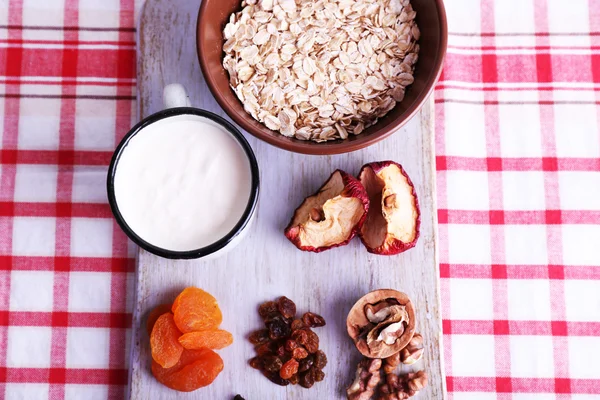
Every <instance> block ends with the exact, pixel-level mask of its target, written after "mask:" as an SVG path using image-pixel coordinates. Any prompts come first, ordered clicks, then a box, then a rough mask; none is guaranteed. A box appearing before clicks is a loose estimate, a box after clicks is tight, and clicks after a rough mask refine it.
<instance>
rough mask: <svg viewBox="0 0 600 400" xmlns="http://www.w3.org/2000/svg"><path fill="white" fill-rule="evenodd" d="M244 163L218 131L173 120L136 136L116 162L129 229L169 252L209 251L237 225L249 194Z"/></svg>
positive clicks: (204, 123) (201, 121)
mask: <svg viewBox="0 0 600 400" xmlns="http://www.w3.org/2000/svg"><path fill="white" fill-rule="evenodd" d="M251 181H252V174H251V169H250V162H249V160H248V157H247V156H246V153H245V152H244V149H243V148H242V146H241V145H240V144H239V142H238V141H237V140H236V139H235V138H234V137H233V136H232V135H231V134H230V133H229V132H228V131H227V130H225V129H224V128H223V127H221V126H220V125H218V124H217V123H215V122H213V121H211V120H210V119H208V118H203V117H200V116H197V115H179V116H174V117H169V118H165V119H162V120H160V121H158V122H155V123H153V124H151V125H149V126H147V127H146V128H144V129H143V130H142V131H140V132H138V133H137V134H136V135H135V136H134V137H133V138H132V139H131V140H130V141H129V143H128V144H127V146H126V147H125V148H124V149H123V151H122V153H121V157H120V159H119V161H118V163H117V167H116V173H115V178H114V191H115V199H116V202H117V206H118V208H119V211H120V212H121V215H122V216H123V219H124V220H125V222H126V223H127V225H129V227H130V228H131V229H132V230H133V231H134V232H135V233H136V234H137V235H138V236H139V237H140V238H142V239H144V240H145V241H146V242H148V243H150V244H153V245H155V246H158V247H160V248H163V249H166V250H172V251H189V250H197V249H199V248H202V247H205V246H208V245H210V244H212V243H214V242H216V241H218V240H219V239H221V238H223V237H224V236H225V235H227V233H229V232H230V231H231V230H232V229H233V227H234V226H235V225H236V224H237V223H238V222H239V221H240V219H241V218H242V215H243V213H244V211H245V210H246V206H247V205H248V201H249V198H250V194H251Z"/></svg>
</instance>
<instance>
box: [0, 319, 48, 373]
mask: <svg viewBox="0 0 600 400" xmlns="http://www.w3.org/2000/svg"><path fill="white" fill-rule="evenodd" d="M51 340H52V328H50V327H40V326H9V327H8V355H7V359H6V365H7V366H8V367H9V368H49V367H50V343H51Z"/></svg>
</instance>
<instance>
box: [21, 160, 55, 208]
mask: <svg viewBox="0 0 600 400" xmlns="http://www.w3.org/2000/svg"><path fill="white" fill-rule="evenodd" d="M57 174H58V167H57V166H56V165H29V164H19V165H17V174H16V176H15V198H14V199H15V201H22V202H55V201H56V178H57Z"/></svg>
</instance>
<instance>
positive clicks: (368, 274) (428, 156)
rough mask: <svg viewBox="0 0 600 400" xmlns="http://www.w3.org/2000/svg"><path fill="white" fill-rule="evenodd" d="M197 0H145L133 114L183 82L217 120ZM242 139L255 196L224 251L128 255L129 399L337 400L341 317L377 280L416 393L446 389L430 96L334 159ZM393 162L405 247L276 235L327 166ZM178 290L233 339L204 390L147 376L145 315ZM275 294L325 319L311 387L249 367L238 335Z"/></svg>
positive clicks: (157, 105) (433, 394)
mask: <svg viewBox="0 0 600 400" xmlns="http://www.w3.org/2000/svg"><path fill="white" fill-rule="evenodd" d="M198 9H199V1H175V2H174V1H172V0H147V2H146V5H145V7H144V9H143V11H142V13H141V19H140V23H139V27H138V34H139V38H138V40H139V41H138V89H139V115H140V117H145V116H147V115H149V114H151V113H154V112H156V111H159V110H160V109H161V108H162V89H163V87H164V86H165V85H166V84H169V83H181V84H183V85H184V86H185V87H186V88H187V90H188V92H189V94H190V98H191V101H192V105H193V106H195V107H198V108H203V109H206V110H209V111H212V112H214V113H217V114H219V115H221V116H223V117H225V118H228V117H227V116H226V115H225V113H224V112H223V111H222V110H221V108H220V107H219V106H218V105H217V103H216V102H215V100H214V99H213V97H212V95H211V94H210V92H209V91H208V88H207V86H206V84H205V82H204V80H203V78H202V74H201V72H200V67H199V65H198V61H197V57H196V46H195V37H196V18H197V14H198ZM244 133H245V136H246V138H247V139H248V141H249V142H250V145H251V146H252V148H253V149H254V151H255V153H256V158H257V160H258V164H259V167H260V182H261V187H260V190H261V193H260V200H259V207H258V210H257V215H256V220H255V222H254V225H253V226H252V227H251V229H250V231H249V232H248V236H247V237H246V239H245V240H244V241H243V242H242V243H241V244H240V245H239V246H238V247H236V248H235V249H234V250H232V251H231V252H230V253H229V254H227V255H225V256H223V257H222V258H219V259H217V260H212V261H197V260H196V261H173V260H166V259H162V258H159V257H156V256H154V255H152V254H150V253H147V252H145V251H143V250H140V251H139V254H138V261H137V275H136V300H135V305H134V310H133V329H132V331H133V337H132V342H131V343H132V350H131V369H130V381H129V382H130V387H129V394H130V397H131V398H134V399H173V398H178V399H179V398H182V399H210V400H229V399H232V398H233V396H234V395H235V394H237V393H239V394H241V395H242V396H244V397H245V398H246V400H265V399H319V400H321V399H344V398H345V388H346V386H347V385H348V384H349V383H350V382H351V381H352V379H353V377H354V372H355V370H356V363H357V361H358V360H359V359H360V355H359V353H358V351H357V350H356V349H355V347H354V344H353V343H352V341H351V340H350V338H349V337H348V336H347V334H346V325H345V321H346V315H347V313H348V311H349V310H350V308H351V307H352V305H353V304H354V302H355V301H356V300H357V299H358V298H359V297H361V296H362V295H363V294H365V293H367V292H369V291H371V290H374V289H379V288H394V289H398V290H400V291H403V292H406V293H407V294H408V295H409V296H410V297H411V299H412V300H413V302H414V304H415V307H416V313H417V318H418V319H417V330H418V331H419V332H421V333H422V334H423V337H424V341H425V346H426V353H425V357H424V360H422V361H420V362H419V363H418V364H417V365H416V368H418V369H420V368H424V369H425V370H426V371H427V373H428V374H429V382H430V384H429V386H428V387H427V388H426V389H425V390H423V391H422V392H421V393H419V395H418V396H417V397H415V398H416V399H443V398H445V396H446V394H445V393H446V389H445V386H446V385H445V378H444V375H443V362H442V351H441V350H440V349H441V339H442V335H441V332H442V325H441V318H440V297H439V296H440V295H439V278H438V277H439V271H438V264H437V248H436V247H437V238H436V224H437V220H436V212H435V210H436V208H435V157H434V151H433V136H434V131H433V102H431V101H430V102H428V103H427V104H426V105H425V107H424V108H423V109H422V111H421V112H420V113H418V114H417V115H416V116H415V117H414V118H413V119H412V120H411V121H410V122H409V123H408V124H407V125H406V126H405V127H404V128H402V129H401V130H400V131H399V132H397V133H395V134H394V135H393V136H392V137H390V138H389V139H387V140H384V141H383V142H380V143H379V144H376V145H374V146H371V147H369V148H367V149H364V150H360V151H357V152H354V153H350V154H344V155H337V156H306V155H300V154H294V153H290V152H287V151H284V150H280V149H278V148H276V147H273V146H271V145H268V144H266V143H264V142H262V141H259V140H258V139H256V138H254V137H253V136H251V135H249V134H247V133H246V132H244ZM387 159H391V160H395V161H398V162H400V163H401V164H402V165H403V166H404V168H405V169H406V171H407V172H408V173H409V175H410V177H411V179H412V181H413V182H414V184H415V187H416V190H417V194H418V196H419V203H420V205H421V237H420V239H419V242H418V244H417V246H416V247H415V248H414V249H412V250H409V251H408V252H406V253H404V254H400V255H397V256H391V257H385V256H377V255H372V254H369V253H367V251H366V250H365V248H364V247H363V246H362V244H361V243H360V240H359V239H358V238H356V239H355V240H353V241H352V242H351V243H350V244H349V245H348V246H345V247H342V248H337V249H333V250H329V251H326V252H323V253H320V254H313V253H306V252H301V251H299V250H297V249H296V248H295V247H294V246H293V245H292V244H291V243H290V242H288V240H287V239H286V238H285V237H284V235H283V229H284V228H285V226H286V225H287V223H288V222H289V220H290V217H291V215H292V213H293V211H294V209H295V208H296V207H297V206H298V205H299V204H300V203H301V202H302V200H303V199H304V198H305V197H306V196H308V195H310V194H312V193H313V192H314V191H316V190H317V189H318V188H319V187H320V186H321V184H322V183H323V182H324V181H325V180H326V179H327V178H328V177H329V175H330V174H331V172H332V171H333V170H335V169H336V168H341V169H343V170H345V171H347V172H349V173H353V174H356V173H358V171H359V169H360V167H361V166H362V165H363V164H365V163H367V162H370V161H378V160H387ZM187 286H197V287H200V288H202V289H204V290H207V291H208V292H210V293H212V294H213V295H214V296H215V297H216V298H217V299H218V301H219V304H220V306H221V309H222V311H223V324H222V327H223V328H224V329H227V330H229V331H230V332H231V333H232V334H233V336H234V338H235V342H234V344H233V345H232V346H230V347H228V348H226V349H224V350H221V351H219V353H220V355H221V357H222V358H223V360H224V363H225V369H224V370H223V372H222V373H221V374H220V375H219V377H218V378H217V379H216V381H215V382H214V383H213V384H212V385H210V386H209V387H206V388H202V389H200V390H197V391H195V392H192V393H188V394H184V393H179V392H175V391H172V390H170V389H168V388H166V387H164V386H162V385H160V384H159V383H158V382H157V381H156V380H155V379H154V378H153V377H152V374H151V372H150V368H149V366H150V360H151V356H150V353H149V346H148V335H147V333H146V329H145V322H146V316H147V313H148V312H149V311H150V310H151V309H152V308H153V307H154V306H156V305H158V304H160V303H164V302H172V301H173V299H174V297H175V296H176V295H177V293H179V292H180V291H181V290H182V289H183V288H185V287H187ZM281 295H285V296H288V297H289V298H291V299H292V300H294V301H295V302H296V304H297V307H298V311H299V312H305V311H308V310H310V311H313V312H316V313H318V314H321V315H323V316H324V317H325V319H326V320H327V326H325V327H323V328H316V332H317V333H318V335H319V337H320V339H321V348H322V349H323V350H324V351H325V353H326V354H327V357H328V359H329V364H328V365H327V367H326V368H325V370H324V371H325V373H326V377H325V380H324V381H323V382H320V383H316V384H315V386H314V387H313V388H312V389H309V390H307V389H304V388H302V387H300V386H299V385H296V386H292V385H289V386H287V387H281V386H276V385H275V384H273V383H271V382H270V381H268V380H267V379H266V378H265V377H263V376H262V375H261V373H260V372H259V371H256V370H254V369H252V368H250V367H249V366H248V364H247V362H248V360H249V359H250V358H251V357H253V356H254V350H253V346H252V345H251V344H250V343H249V342H248V341H247V340H246V337H247V335H248V334H249V333H250V332H251V331H253V330H256V329H259V328H261V327H262V325H261V321H260V319H259V317H258V314H257V312H256V309H257V307H258V305H259V304H260V303H262V302H264V301H266V300H272V299H274V298H276V297H278V296H281Z"/></svg>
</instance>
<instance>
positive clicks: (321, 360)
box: [315, 350, 327, 369]
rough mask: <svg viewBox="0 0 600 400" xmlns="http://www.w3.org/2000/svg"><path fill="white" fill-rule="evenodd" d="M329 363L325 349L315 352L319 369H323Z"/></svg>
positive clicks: (316, 365) (316, 364)
mask: <svg viewBox="0 0 600 400" xmlns="http://www.w3.org/2000/svg"><path fill="white" fill-rule="evenodd" d="M326 365H327V356H326V355H325V353H324V352H323V350H319V351H317V352H316V353H315V367H316V368H317V369H323V368H325V366H326Z"/></svg>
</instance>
